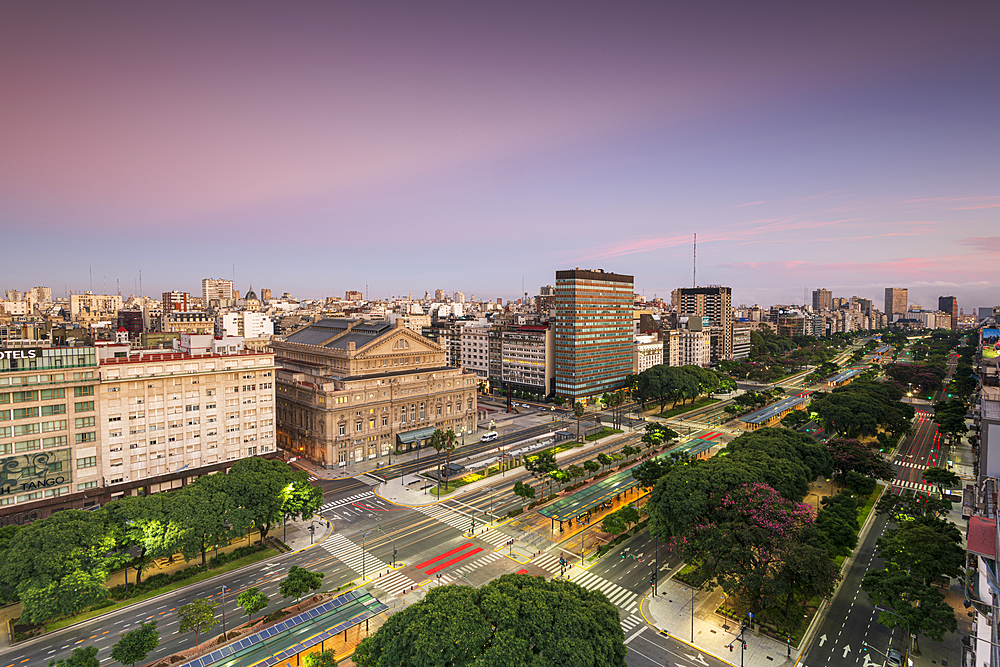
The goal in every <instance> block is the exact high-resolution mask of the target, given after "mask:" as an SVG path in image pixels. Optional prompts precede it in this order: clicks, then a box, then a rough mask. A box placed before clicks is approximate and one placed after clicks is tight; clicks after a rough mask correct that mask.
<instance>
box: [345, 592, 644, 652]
mask: <svg viewBox="0 0 1000 667" xmlns="http://www.w3.org/2000/svg"><path fill="white" fill-rule="evenodd" d="M624 640H625V635H624V632H623V630H622V628H621V622H620V620H619V616H618V610H617V609H616V608H615V606H614V605H612V604H611V602H610V601H609V600H608V598H607V597H606V596H605V595H604V594H603V593H601V592H600V591H588V590H586V589H585V588H583V587H582V586H580V585H578V584H575V583H572V582H569V581H563V580H555V579H554V580H546V579H544V578H541V577H531V576H528V575H521V574H506V575H503V576H502V577H500V578H499V579H494V580H493V581H491V582H489V583H488V584H486V585H485V586H483V587H482V588H479V589H476V588H471V587H468V586H442V587H439V588H434V589H432V590H430V591H428V593H427V596H426V597H425V598H424V599H423V600H421V601H420V602H418V603H416V604H414V605H411V606H409V607H407V608H406V609H403V610H402V611H400V612H398V613H396V614H394V615H393V616H390V617H389V619H388V620H387V621H386V622H385V624H384V625H383V626H382V627H381V628H379V630H378V632H376V633H375V634H374V635H372V636H371V637H368V638H366V639H364V640H363V641H362V642H361V644H359V645H358V648H357V650H356V651H355V653H354V658H353V660H354V663H355V664H356V665H358V667H417V666H423V665H450V666H451V667H467V666H468V667H473V666H475V667H487V666H488V667H545V666H548V665H564V666H566V667H624V665H625V654H626V652H627V649H626V648H625V641H624Z"/></svg>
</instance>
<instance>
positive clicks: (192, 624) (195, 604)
mask: <svg viewBox="0 0 1000 667" xmlns="http://www.w3.org/2000/svg"><path fill="white" fill-rule="evenodd" d="M218 606H219V604H218V603H217V602H212V601H211V600H208V599H204V598H201V599H197V600H192V601H191V602H189V603H188V604H186V605H184V606H183V607H178V608H177V621H178V628H177V629H178V631H180V632H191V631H192V630H194V645H195V646H197V645H198V635H200V634H201V633H202V632H208V631H209V630H211V629H212V628H214V627H215V626H216V624H217V623H218V622H219V621H218V620H217V619H216V618H215V608H216V607H218Z"/></svg>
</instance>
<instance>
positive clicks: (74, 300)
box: [69, 292, 123, 317]
mask: <svg viewBox="0 0 1000 667" xmlns="http://www.w3.org/2000/svg"><path fill="white" fill-rule="evenodd" d="M122 307H123V301H122V298H121V296H120V295H118V294H94V293H92V292H87V293H85V294H70V295H69V313H70V315H71V316H72V317H76V316H77V315H79V314H80V313H81V312H83V311H89V312H90V313H91V314H96V313H117V312H118V311H119V310H121V309H122Z"/></svg>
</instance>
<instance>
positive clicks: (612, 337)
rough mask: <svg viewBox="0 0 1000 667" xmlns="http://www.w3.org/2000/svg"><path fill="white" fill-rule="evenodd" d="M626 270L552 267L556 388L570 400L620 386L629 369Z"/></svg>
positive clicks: (631, 282)
mask: <svg viewBox="0 0 1000 667" xmlns="http://www.w3.org/2000/svg"><path fill="white" fill-rule="evenodd" d="M633 293H634V279H633V277H632V276H625V275H619V274H617V273H605V271H604V270H603V269H571V270H568V271H556V325H555V347H556V349H555V371H556V393H557V394H558V395H560V396H564V397H566V398H569V399H571V400H574V401H575V400H581V399H586V398H589V397H592V396H600V395H601V394H603V393H604V392H606V391H610V390H614V389H617V388H619V387H621V386H622V384H623V383H624V382H625V377H626V376H627V375H628V374H629V373H631V372H632V294H633Z"/></svg>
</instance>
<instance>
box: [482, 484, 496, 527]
mask: <svg viewBox="0 0 1000 667" xmlns="http://www.w3.org/2000/svg"><path fill="white" fill-rule="evenodd" d="M485 488H486V490H487V491H489V492H490V523H493V521H494V516H493V492H494V491H496V489H494V488H493V487H492V486H487V487H485Z"/></svg>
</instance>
